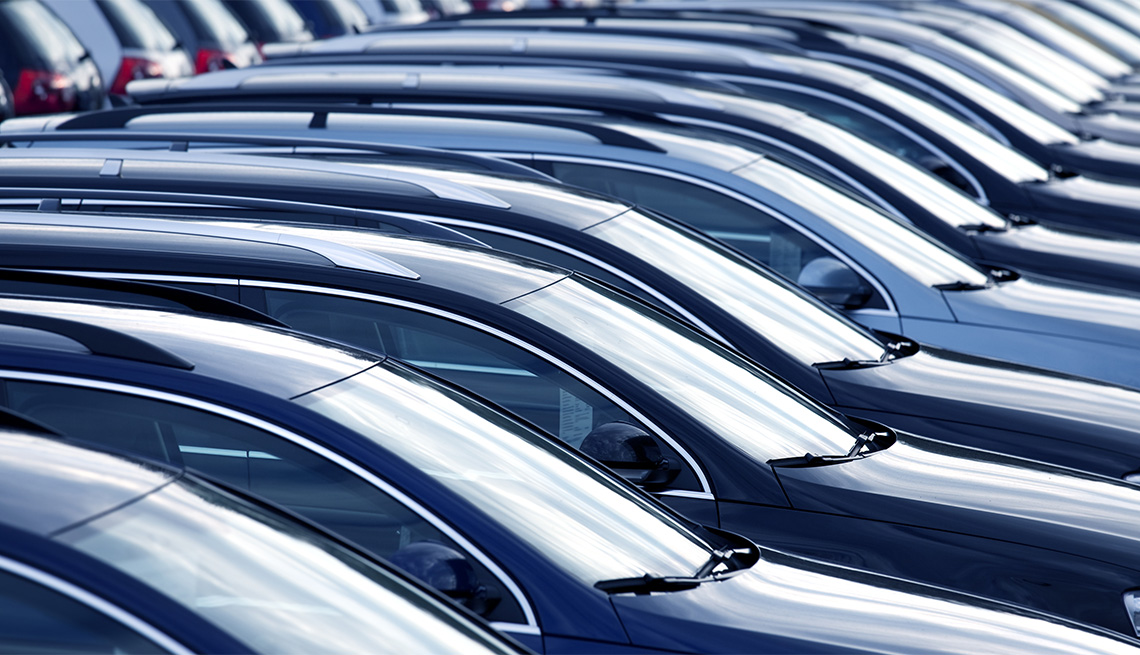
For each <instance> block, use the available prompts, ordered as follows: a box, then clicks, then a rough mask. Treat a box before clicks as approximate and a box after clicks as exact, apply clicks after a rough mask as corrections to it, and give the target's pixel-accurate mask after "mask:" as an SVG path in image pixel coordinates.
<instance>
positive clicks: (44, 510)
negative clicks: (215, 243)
mask: <svg viewBox="0 0 1140 655" xmlns="http://www.w3.org/2000/svg"><path fill="white" fill-rule="evenodd" d="M12 319H13V315H11V314H7V315H5V317H4V318H3V319H0V320H2V321H3V322H4V323H5V325H6V326H10V325H12V324H13V320H12ZM18 322H19V321H17V323H18ZM29 322H35V321H34V320H29ZM45 323H46V321H45ZM59 323H62V321H61V322H59ZM59 323H56V324H53V325H52V326H50V327H46V328H44V327H43V326H41V327H40V328H36V329H41V330H45V333H47V334H56V332H53V330H55V331H59V330H60V325H59ZM72 327H75V326H72ZM62 331H63V332H64V333H67V329H66V328H64V329H63V330H62ZM88 336H90V335H88ZM49 347H50V346H49ZM0 422H2V424H3V427H2V428H0V469H2V470H3V474H2V475H0V489H2V490H3V495H4V500H3V501H0V535H3V538H2V539H0V580H2V581H3V583H2V584H0V607H2V608H3V615H2V618H0V640H3V643H4V645H5V648H8V649H11V650H13V651H19V652H29V653H30V652H49V651H50V652H85V653H94V652H134V653H141V652H148V653H149V652H172V653H187V652H198V653H221V652H225V653H239V652H240V653H255V652H256V653H283V652H312V651H313V650H322V651H323V650H329V649H331V650H363V651H368V652H377V653H381V652H387V653H406V652H408V651H409V650H414V651H431V652H442V651H445V650H446V651H460V650H461V651H463V652H477V653H518V652H522V649H521V648H520V647H519V646H518V645H517V644H514V643H513V642H510V641H508V640H506V639H503V638H502V637H501V636H499V635H497V634H496V633H494V631H492V630H491V629H490V628H489V627H488V626H487V625H486V624H485V623H483V622H481V621H479V620H478V619H476V618H475V617H473V616H471V615H470V614H468V613H465V612H463V611H460V610H458V609H457V608H455V606H454V605H453V604H451V603H449V602H448V601H447V600H446V599H445V598H444V597H442V596H441V595H439V594H436V593H432V592H430V591H429V590H428V589H427V588H426V587H425V586H424V585H422V584H418V583H415V582H414V581H412V580H411V579H410V578H409V577H408V576H407V575H406V574H402V573H399V572H397V571H395V570H394V568H393V567H392V566H390V565H387V564H384V563H382V562H380V561H378V560H376V559H375V558H372V557H369V556H366V555H364V554H362V553H361V552H360V551H359V549H358V548H356V547H354V546H351V545H348V544H346V543H344V542H343V541H340V540H338V539H336V538H335V537H333V536H332V535H330V534H328V533H327V532H324V531H321V530H319V529H316V528H315V527H314V526H313V525H312V524H309V523H307V522H304V521H301V520H298V518H297V517H296V515H292V514H289V513H286V512H282V511H280V510H278V509H276V508H273V507H270V506H267V505H266V504H265V503H263V502H260V501H258V500H256V499H254V498H251V497H249V496H248V495H247V494H243V493H241V492H235V491H234V490H232V489H230V488H228V487H227V486H225V485H219V484H218V483H216V482H213V481H210V480H208V479H204V478H202V477H200V476H198V475H195V474H194V473H192V472H189V471H187V470H186V468H185V467H184V466H180V465H177V464H172V463H170V462H169V460H168V462H167V463H163V464H158V463H155V462H153V461H150V460H146V459H143V458H140V457H137V456H128V455H125V454H123V453H122V452H115V451H110V450H104V449H100V448H97V447H94V448H93V447H91V446H90V445H84V444H83V442H82V441H81V440H71V439H63V438H61V437H60V436H59V435H58V434H56V433H52V432H47V431H44V429H43V427H42V426H40V425H38V424H35V423H34V422H29V421H27V420H26V419H20V418H18V417H11V416H9V417H4V418H3V419H0ZM120 425H121V426H123V425H125V424H120ZM171 544H177V547H176V548H173V547H171Z"/></svg>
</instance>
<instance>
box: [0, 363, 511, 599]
mask: <svg viewBox="0 0 1140 655" xmlns="http://www.w3.org/2000/svg"><path fill="white" fill-rule="evenodd" d="M4 386H5V390H6V401H7V406H8V407H10V408H11V409H13V410H15V411H17V412H21V413H23V414H25V415H27V416H30V417H32V418H34V419H36V420H38V421H41V422H42V423H44V424H45V425H48V426H51V427H53V428H55V429H56V430H59V431H60V432H62V433H63V434H66V435H74V436H76V437H80V438H83V439H85V440H87V441H94V442H97V443H100V444H102V445H104V446H109V447H112V448H117V449H121V450H125V451H128V452H131V453H136V454H140V455H144V456H146V457H150V458H152V459H157V460H159V461H164V462H168V463H171V464H176V465H185V466H189V467H192V468H194V469H197V470H199V471H201V472H203V473H205V474H207V475H209V476H211V477H213V478H216V479H219V480H222V481H224V482H226V483H229V484H231V485H234V486H235V487H238V488H241V489H247V490H249V491H251V492H253V493H255V494H258V495H260V496H263V497H265V498H268V499H269V500H271V501H273V502H275V503H277V504H279V505H282V506H284V507H287V508H289V509H291V510H293V511H295V512H297V513H299V514H301V515H302V516H305V517H307V518H309V519H311V520H313V521H316V522H318V523H320V524H322V525H324V526H325V527H327V528H329V529H331V530H334V531H336V532H338V533H340V534H341V535H343V536H345V537H346V538H348V539H350V540H352V541H354V542H356V543H358V544H360V545H361V546H363V547H365V548H368V549H369V550H371V551H372V552H375V553H377V554H379V555H381V556H384V557H390V556H391V555H393V554H394V553H396V552H397V551H399V550H400V548H402V547H404V546H407V545H408V544H411V543H414V542H418V541H423V540H427V539H431V540H435V541H441V542H444V543H447V544H448V545H450V546H452V547H453V548H459V546H458V545H457V544H455V543H454V542H452V541H451V540H450V539H449V538H448V537H447V536H446V535H444V534H443V533H441V532H440V531H439V530H437V529H436V528H435V527H433V526H432V525H431V524H429V523H427V522H426V521H424V520H423V519H421V518H420V517H419V516H418V515H416V514H414V513H412V512H411V511H409V510H408V509H407V508H405V507H404V506H403V505H402V504H400V503H399V502H398V501H396V500H395V499H393V498H392V497H390V496H389V495H388V494H386V493H384V492H382V491H380V490H379V489H377V488H376V487H375V486H373V485H371V484H369V483H367V482H365V481H363V480H361V479H360V478H358V477H357V476H355V475H354V474H352V473H349V472H347V471H345V470H344V469H343V468H341V467H340V466H338V465H336V464H334V463H332V462H330V461H328V460H326V459H324V458H323V457H320V456H318V455H315V454H313V453H312V452H311V451H309V450H307V449H305V448H302V447H301V446H298V445H296V444H293V443H291V442H288V441H286V440H284V439H282V438H281V437H278V436H276V435H273V434H270V433H267V432H264V431H262V430H259V429H256V428H252V427H250V426H248V425H245V424H243V423H238V422H237V421H233V420H230V419H227V418H222V417H219V416H216V415H213V414H209V413H206V412H204V411H201V410H197V409H191V408H188V407H182V406H179V405H173V404H170V403H165V402H162V401H157V400H151V399H148V398H140V397H137V396H130V395H125V394H119V393H113V392H109V391H102V390H96V389H84V388H78V387H70V386H63V385H55V384H45V383H38V382H17V381H7V382H6V383H5V385H4ZM460 550H462V549H461V548H460ZM468 559H469V560H470V561H471V562H472V564H473V565H475V566H476V568H477V570H478V573H479V577H480V580H482V581H484V582H486V581H490V580H492V576H491V574H490V573H489V572H488V571H486V570H485V569H483V568H482V567H481V566H479V564H478V562H477V561H475V559H474V558H468ZM500 595H502V596H505V597H507V598H509V595H508V594H500ZM492 616H493V618H494V619H495V620H504V621H522V620H523V619H522V610H521V608H519V606H518V605H517V604H515V603H513V602H511V601H504V602H503V603H501V604H500V606H499V607H497V608H496V609H495V610H494V613H493V615H492Z"/></svg>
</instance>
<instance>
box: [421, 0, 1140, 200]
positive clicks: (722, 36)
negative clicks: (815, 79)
mask: <svg viewBox="0 0 1140 655" xmlns="http://www.w3.org/2000/svg"><path fill="white" fill-rule="evenodd" d="M654 6H655V7H657V9H655V10H654V11H646V10H644V9H631V8H628V7H615V8H612V9H610V10H608V11H607V12H606V13H604V14H590V13H585V15H581V14H582V13H583V12H580V15H578V16H560V17H559V18H558V20H557V23H558V24H559V25H562V26H582V25H598V26H603V27H604V29H606V30H607V31H611V32H627V33H656V34H659V35H677V34H679V33H680V34H684V36H685V38H688V39H699V40H701V41H704V42H710V41H711V42H714V43H717V44H729V43H733V44H738V45H745V46H750V47H759V48H764V49H767V50H769V51H774V52H794V53H804V54H809V55H810V56H812V57H813V58H817V59H820V60H824V61H832V62H836V63H841V64H843V65H846V66H850V67H852V68H856V69H859V70H864V71H866V72H868V73H871V74H873V75H875V76H877V77H878V78H879V79H881V80H883V81H886V82H888V83H891V84H895V85H899V86H900V87H901V88H904V89H905V90H907V91H908V92H910V93H913V94H915V95H918V96H919V97H923V98H925V99H927V100H928V101H931V102H934V103H935V104H937V105H938V106H940V107H941V108H942V109H943V110H944V111H948V112H950V113H952V114H954V115H956V116H958V118H960V119H961V120H965V121H967V122H969V123H971V124H974V125H975V126H977V127H978V128H980V129H982V130H985V131H986V132H987V133H988V134H990V135H991V136H993V137H995V138H997V139H999V140H1002V141H1004V142H1007V143H1009V144H1010V145H1011V146H1012V147H1014V148H1015V149H1017V150H1019V151H1021V152H1023V153H1025V154H1026V155H1028V156H1029V157H1030V158H1032V159H1034V160H1036V161H1039V162H1045V161H1051V162H1056V166H1057V168H1056V172H1057V173H1058V174H1059V175H1068V174H1070V173H1072V172H1080V173H1085V174H1088V175H1091V176H1094V177H1098V178H1115V177H1117V176H1122V177H1124V178H1128V177H1132V178H1135V175H1136V172H1137V170H1140V169H1138V168H1137V162H1138V161H1140V158H1138V157H1137V155H1138V153H1137V150H1136V148H1135V146H1136V145H1137V144H1138V143H1140V139H1138V138H1137V135H1136V125H1135V122H1134V121H1129V120H1122V119H1121V117H1120V116H1106V115H1088V116H1082V117H1081V121H1083V122H1082V123H1081V124H1080V125H1078V126H1070V127H1068V128H1066V127H1062V126H1061V124H1059V123H1058V122H1057V121H1056V120H1051V119H1049V118H1046V117H1045V116H1042V115H1040V114H1038V113H1035V112H1033V111H1031V110H1029V109H1027V108H1026V107H1024V106H1022V105H1021V104H1019V103H1017V102H1015V101H1013V100H1011V99H1010V98H1008V97H1006V96H1004V95H1002V94H1000V93H998V92H997V91H995V90H993V89H991V88H990V87H988V86H986V85H985V84H983V83H981V82H979V81H977V80H974V79H972V78H971V77H969V76H968V75H965V74H963V73H962V72H959V71H958V70H955V69H954V68H953V67H951V66H949V65H947V64H946V63H944V62H943V61H941V60H939V59H938V58H937V57H936V55H937V53H935V52H931V51H929V50H926V49H923V48H918V49H917V50H916V49H910V48H907V47H905V46H903V45H899V44H896V43H892V42H890V41H887V40H884V39H879V38H875V37H872V36H869V35H866V34H861V35H859V36H858V37H855V36H854V35H853V34H852V33H851V32H850V31H849V30H846V29H844V28H843V27H842V26H840V25H838V24H830V23H828V22H826V21H825V20H824V19H823V18H821V17H820V16H816V17H815V19H814V20H813V21H808V20H806V19H805V20H796V19H793V18H789V17H784V16H765V15H758V14H739V13H730V11H729V10H730V9H731V8H732V7H730V6H722V7H717V9H719V11H716V12H715V13H713V12H705V13H701V11H700V7H697V6H693V5H687V6H688V9H687V10H682V7H684V6H686V5H672V4H671V5H668V6H677V8H676V9H674V10H672V11H667V10H665V7H666V5H663V4H662V3H654ZM704 6H705V7H706V8H708V7H712V5H709V4H707V3H706V4H705V5H704ZM734 6H735V7H736V9H742V5H739V4H736V5H734ZM480 19H481V17H480V16H478V15H476V16H471V17H464V18H463V19H459V20H453V21H450V22H447V23H443V22H441V23H439V25H440V26H442V25H445V24H453V25H454V24H462V25H480V24H486V23H488V22H489V21H487V20H480ZM551 20H552V19H551V17H549V16H535V15H528V16H511V19H510V20H499V21H496V22H495V23H494V25H495V26H496V27H499V28H510V27H517V28H525V27H531V28H533V27H543V26H547V25H549V23H550V22H551ZM1109 102H1111V101H1109ZM1102 106H1103V103H1102ZM1093 132H1097V133H1099V134H1101V135H1103V136H1105V138H1093V137H1092V136H1091V134H1092V133H1093ZM1108 139H1111V140H1108ZM1122 141H1123V142H1125V143H1127V144H1128V145H1124V144H1122V143H1121V142H1122Z"/></svg>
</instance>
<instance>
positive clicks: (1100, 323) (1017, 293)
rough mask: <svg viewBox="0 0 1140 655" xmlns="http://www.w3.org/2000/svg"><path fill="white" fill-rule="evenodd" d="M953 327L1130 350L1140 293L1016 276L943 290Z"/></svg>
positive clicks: (1139, 326) (1136, 333)
mask: <svg viewBox="0 0 1140 655" xmlns="http://www.w3.org/2000/svg"><path fill="white" fill-rule="evenodd" d="M943 297H944V298H945V299H946V303H947V304H948V305H949V306H950V310H951V311H952V312H954V317H955V318H956V319H957V321H958V322H959V323H967V324H972V325H986V326H992V327H998V328H1005V329H1012V330H1017V331H1020V332H1025V333H1026V334H1031V333H1039V334H1048V335H1058V336H1066V337H1073V338H1079V339H1081V340H1082V341H1089V342H1100V343H1107V344H1115V345H1119V346H1124V347H1127V348H1136V347H1137V345H1138V344H1140V295H1137V294H1133V293H1128V292H1126V291H1113V290H1109V289H1099V288H1096V287H1093V286H1086V285H1081V284H1078V283H1073V284H1066V283H1063V282H1060V281H1053V280H1046V279H1043V278H1033V277H1029V276H1025V277H1022V278H1020V279H1017V280H1011V281H1009V282H1002V283H999V284H994V285H991V286H989V287H987V288H984V289H975V290H965V291H944V292H943Z"/></svg>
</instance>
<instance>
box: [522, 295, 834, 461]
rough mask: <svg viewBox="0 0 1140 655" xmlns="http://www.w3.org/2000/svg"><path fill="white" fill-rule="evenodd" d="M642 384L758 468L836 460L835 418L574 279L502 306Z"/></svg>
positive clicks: (750, 367) (749, 367) (664, 322)
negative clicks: (807, 459) (809, 457)
mask: <svg viewBox="0 0 1140 655" xmlns="http://www.w3.org/2000/svg"><path fill="white" fill-rule="evenodd" d="M505 305H506V306H507V307H510V308H512V309H514V310H515V311H518V312H519V313H521V314H523V315H525V316H528V317H530V318H532V319H534V320H536V321H538V322H540V323H542V324H544V325H546V326H548V327H550V328H552V329H555V330H557V331H559V332H561V333H562V334H565V335H566V336H567V338H569V339H572V340H574V341H575V342H577V343H579V344H581V345H583V346H585V347H587V348H590V349H591V350H593V351H595V352H596V353H598V354H599V355H601V356H603V357H605V358H606V359H608V360H609V361H610V362H612V363H613V364H614V365H615V366H617V367H619V368H621V369H622V370H623V371H625V372H626V373H628V374H630V375H633V376H635V377H637V378H638V379H640V380H642V381H643V383H644V384H646V385H647V386H648V387H650V388H652V389H653V390H654V391H656V392H658V393H660V394H661V395H662V396H663V397H665V398H666V399H667V400H669V401H670V402H672V403H674V404H676V405H677V406H679V407H681V408H682V409H684V410H685V411H686V412H688V413H689V414H690V415H691V416H692V417H693V418H695V419H696V420H698V421H700V422H701V423H703V424H705V425H706V426H708V428H709V429H711V430H712V431H714V432H716V433H717V434H718V435H719V436H720V437H721V438H722V439H724V440H726V441H727V442H729V443H732V444H734V445H735V446H737V447H738V448H740V449H741V450H742V451H743V452H744V453H746V454H747V455H749V456H751V457H753V458H755V459H756V460H758V461H761V462H766V461H768V460H770V459H777V458H782V457H798V456H801V455H803V454H804V453H805V452H810V453H814V454H818V455H842V454H845V453H847V451H848V450H850V448H851V446H852V443H853V438H854V435H853V434H852V433H851V432H850V431H849V430H848V428H847V427H846V426H844V425H843V423H841V421H840V419H839V418H837V417H836V416H834V415H832V414H831V413H830V412H829V411H828V410H827V409H825V408H823V407H822V406H820V405H818V404H817V403H815V402H814V401H812V400H811V399H809V398H807V397H806V396H803V395H802V394H800V393H799V392H798V391H796V390H794V389H792V388H791V387H788V386H787V385H785V384H783V383H781V382H779V381H777V380H775V379H774V378H772V377H771V376H770V375H768V374H767V373H765V372H764V371H763V370H762V369H760V368H759V367H757V366H756V365H754V364H751V363H750V362H748V361H747V360H745V359H743V358H741V357H739V356H738V355H735V354H733V353H732V352H730V351H728V350H726V349H724V348H721V347H720V346H717V345H716V344H714V343H713V342H711V341H709V340H708V339H706V338H705V337H704V336H702V335H700V334H698V333H697V332H695V331H693V330H691V329H689V328H687V327H685V326H683V325H682V324H680V323H676V322H674V321H672V320H670V319H668V318H667V317H665V316H663V315H661V314H658V313H657V312H655V311H654V310H652V309H650V308H649V307H647V306H641V305H636V304H633V303H631V302H629V301H628V300H626V299H625V298H624V297H622V296H618V295H617V294H615V293H612V292H609V291H606V290H605V289H602V288H600V287H598V286H596V285H595V284H594V283H591V282H589V281H588V280H585V279H582V278H568V279H566V280H563V281H562V282H559V283H558V284H554V285H551V286H548V287H545V288H543V289H539V290H538V291H535V292H534V293H530V294H527V295H526V296H523V297H521V298H519V299H516V300H512V301H510V302H509V303H505Z"/></svg>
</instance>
